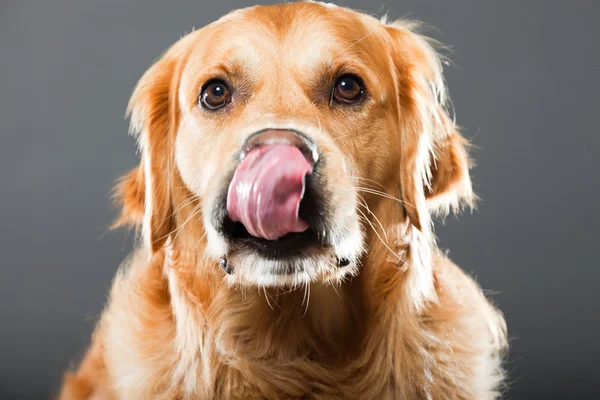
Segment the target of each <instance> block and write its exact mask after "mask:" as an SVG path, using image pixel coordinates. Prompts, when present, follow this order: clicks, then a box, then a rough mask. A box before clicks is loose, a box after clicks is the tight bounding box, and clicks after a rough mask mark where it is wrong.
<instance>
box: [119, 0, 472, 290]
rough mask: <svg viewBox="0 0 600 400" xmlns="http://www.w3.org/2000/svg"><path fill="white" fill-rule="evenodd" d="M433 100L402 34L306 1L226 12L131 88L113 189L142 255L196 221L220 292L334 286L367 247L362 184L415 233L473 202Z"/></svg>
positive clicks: (427, 71)
mask: <svg viewBox="0 0 600 400" xmlns="http://www.w3.org/2000/svg"><path fill="white" fill-rule="evenodd" d="M443 95H444V94H443V82H442V78H441V74H440V64H439V60H438V58H437V56H436V55H435V53H434V52H433V51H432V50H431V48H430V47H429V45H428V44H427V42H426V41H425V40H424V39H422V38H421V37H419V36H417V35H416V34H414V33H412V32H411V31H410V29H408V27H407V26H403V25H390V26H386V25H385V24H384V23H382V22H380V21H377V20H375V19H373V18H371V17H369V16H366V15H364V14H360V13H356V12H353V11H350V10H347V9H344V8H338V7H332V6H329V5H322V4H317V3H294V4H286V5H279V6H272V7H254V8H250V9H245V10H240V11H236V12H234V13H232V14H229V15H227V16H225V17H223V18H222V19H221V20H219V21H217V22H216V23H213V24H211V25H209V26H207V27H205V28H203V29H201V30H199V31H196V32H193V33H191V34H189V35H188V36H186V37H185V38H183V39H182V40H180V41H179V42H178V43H177V44H175V45H174V46H173V47H172V48H171V49H170V50H169V51H168V52H167V53H166V54H165V55H164V56H163V57H162V58H161V59H160V60H159V61H158V62H157V63H156V64H155V65H154V66H153V67H152V68H151V69H150V70H149V71H148V72H147V73H146V75H145V76H144V77H143V78H142V80H141V81H140V83H139V84H138V87H137V88H136V91H135V93H134V95H133V98H132V101H131V106H130V107H131V111H132V126H133V128H134V131H136V132H139V133H140V135H141V137H140V143H141V147H142V158H143V159H142V165H141V166H140V169H139V170H138V171H137V172H134V173H133V174H132V175H130V177H129V180H128V181H126V183H125V186H123V189H122V194H123V195H124V196H125V206H126V213H128V214H135V212H134V211H135V210H136V209H143V210H142V211H140V214H141V213H143V214H144V218H143V225H144V234H145V236H146V237H147V239H148V240H149V242H150V245H151V247H152V248H153V250H157V249H158V248H160V247H161V246H162V245H163V244H164V243H165V240H166V239H167V238H168V237H171V239H173V236H174V232H176V231H177V230H178V229H181V228H183V225H184V224H185V223H186V222H188V221H189V220H193V221H194V223H198V224H201V225H202V228H203V229H202V231H203V232H204V233H203V235H206V241H205V242H203V243H205V248H204V249H199V250H202V251H206V253H207V255H208V256H209V257H211V258H213V259H214V260H215V262H216V261H217V260H221V263H222V265H223V266H225V267H226V268H225V269H226V270H227V272H228V274H229V275H228V276H227V279H228V280H229V281H230V282H238V283H245V284H256V285H266V286H280V285H281V286H283V285H290V284H291V285H295V284H299V283H305V282H309V281H314V280H324V281H328V280H332V279H340V278H342V277H344V276H346V275H348V274H353V273H355V272H356V271H357V268H358V264H359V261H360V257H361V255H362V254H363V251H364V247H365V245H364V236H365V233H366V230H365V229H366V228H365V225H364V221H361V219H362V220H364V219H370V218H371V216H370V215H369V214H367V211H368V210H366V207H368V206H369V204H368V203H369V202H370V200H369V199H370V197H369V196H365V197H364V198H363V197H362V196H360V194H361V193H360V190H361V189H360V188H365V189H362V190H363V191H367V192H368V193H370V194H372V193H373V192H374V189H376V190H379V191H383V192H385V193H387V196H390V197H394V198H399V199H401V201H400V202H399V203H401V204H404V206H403V207H402V205H401V204H398V205H397V207H398V209H399V210H402V212H401V213H400V215H402V216H403V218H404V219H407V220H408V221H409V222H410V224H411V225H412V226H413V227H414V229H420V230H427V225H428V224H429V222H428V221H429V219H428V216H429V212H430V211H431V209H432V208H437V209H442V210H443V209H444V208H448V207H449V206H450V205H455V204H458V202H459V201H460V200H461V199H469V198H470V195H471V192H470V183H469V181H468V172H467V168H468V166H467V157H466V153H465V150H464V147H463V144H462V140H461V139H462V138H461V137H460V136H459V135H458V134H456V133H455V132H454V131H453V129H452V124H451V122H450V120H449V118H448V116H447V115H446V113H445V111H444V109H443V101H444V99H443ZM141 185H143V188H141V187H140V186H141ZM367 189H368V190H367ZM142 194H143V200H142V202H143V205H140V204H139V203H140V199H139V197H140V196H141V195H142ZM363 194H364V193H363ZM128 199H130V201H129V202H130V203H131V202H134V203H135V202H137V205H136V204H128ZM190 203H194V204H195V203H197V207H193V208H192V209H191V210H190V209H189V207H186V205H189V204H190ZM359 206H360V207H365V210H363V211H362V212H361V210H360V207H359ZM186 210H187V211H186ZM200 215H201V218H196V217H198V216H200ZM196 220H197V221H196ZM400 222H402V221H398V223H400ZM200 239H201V238H199V240H200Z"/></svg>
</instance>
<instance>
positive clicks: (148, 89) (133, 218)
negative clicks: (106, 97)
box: [113, 35, 192, 252]
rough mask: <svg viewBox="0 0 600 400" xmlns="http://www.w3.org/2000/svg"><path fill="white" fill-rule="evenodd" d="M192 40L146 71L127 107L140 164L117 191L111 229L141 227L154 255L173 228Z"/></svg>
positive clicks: (181, 44)
mask: <svg viewBox="0 0 600 400" xmlns="http://www.w3.org/2000/svg"><path fill="white" fill-rule="evenodd" d="M190 36H192V35H188V36H187V37H185V38H183V39H181V40H180V41H179V42H177V43H176V44H175V45H173V46H172V47H171V48H170V49H169V50H168V51H167V52H166V53H165V54H164V55H163V56H162V57H161V58H160V59H159V60H158V61H157V62H156V63H154V65H152V66H151V67H150V68H149V69H148V71H146V73H145V74H144V75H143V76H142V78H141V79H140V81H139V82H138V84H137V86H136V87H135V89H134V91H133V94H132V96H131V99H130V101H129V105H128V107H127V116H128V117H130V133H131V134H132V135H134V136H135V137H136V138H137V140H138V145H139V149H140V152H141V160H140V165H139V166H138V167H136V168H134V169H133V170H132V171H130V172H129V173H128V174H127V175H125V176H124V177H123V178H121V180H120V182H119V183H118V184H117V187H116V188H115V198H116V202H117V203H118V204H119V205H120V206H121V208H122V212H121V215H120V217H119V218H118V219H117V221H116V222H115V223H114V225H113V226H114V227H117V226H123V225H133V226H134V227H136V228H139V227H140V226H141V227H142V234H143V238H144V241H145V242H146V244H147V245H148V247H149V248H150V249H151V250H152V251H153V252H155V251H157V250H159V249H160V248H161V247H162V246H163V244H164V243H165V242H166V240H167V238H168V237H169V235H170V233H171V232H172V231H173V227H174V220H173V206H172V201H171V184H172V179H171V177H172V175H173V168H174V150H173V147H174V142H175V136H176V132H177V127H178V125H179V102H178V96H177V89H178V87H179V81H180V77H181V71H182V69H183V65H184V62H185V60H186V55H187V52H186V51H185V50H186V49H187V48H188V47H189V44H190V42H191V39H190Z"/></svg>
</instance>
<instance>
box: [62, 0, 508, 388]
mask: <svg viewBox="0 0 600 400" xmlns="http://www.w3.org/2000/svg"><path fill="white" fill-rule="evenodd" d="M415 28H416V26H415V25H414V24H411V23H407V22H396V23H391V24H388V23H386V22H385V21H378V20H376V19H374V18H372V17H370V16H367V15H364V14H360V13H357V12H354V11H351V10H348V9H344V8H338V7H335V6H331V5H324V4H320V3H313V2H306V3H305V2H301V3H291V4H284V5H277V6H268V7H253V8H249V9H244V10H239V11H236V12H233V13H231V14H229V15H227V16H225V17H223V18H222V19H220V20H219V21H217V22H215V23H213V24H211V25H209V26H207V27H205V28H203V29H201V30H198V31H195V32H193V33H191V34H189V35H187V36H185V37H184V38H183V39H181V40H180V41H179V42H177V43H176V44H175V45H174V46H173V47H171V48H170V49H169V50H168V51H167V52H166V53H165V54H164V55H163V56H162V57H161V58H160V59H159V60H158V61H157V62H156V63H155V64H154V65H153V66H152V67H151V68H150V69H149V70H148V71H147V72H146V74H145V75H144V76H143V77H142V79H141V80H140V82H139V84H138V86H137V87H136V89H135V92H134V94H133V96H132V99H131V103H130V113H131V118H132V131H133V132H134V133H135V134H136V135H137V137H138V139H139V143H140V147H141V151H142V160H141V163H140V166H139V167H138V168H136V169H135V170H133V171H132V172H131V173H129V174H128V175H127V176H125V177H124V178H123V180H122V181H121V183H120V184H119V186H118V188H117V197H118V198H119V199H120V201H121V203H122V206H123V213H122V215H121V217H120V219H119V220H118V222H117V224H118V225H123V224H132V225H133V226H136V227H141V228H142V231H143V232H142V233H143V238H144V242H143V243H141V245H140V247H139V249H138V250H136V251H135V252H134V253H133V255H132V256H131V257H130V258H129V259H128V260H127V261H126V262H125V264H124V265H123V266H122V267H121V269H120V271H119V273H118V274H117V277H116V278H115V281H114V283H113V287H112V290H111V293H110V300H109V302H108V305H107V307H106V309H105V311H104V313H103V315H102V318H101V320H100V322H99V324H98V326H97V329H96V331H95V333H94V335H93V338H92V344H91V347H90V349H89V350H88V353H87V355H86V356H85V358H84V360H83V362H82V363H81V365H80V366H79V369H78V370H77V371H75V372H72V373H67V374H66V376H65V380H64V384H63V388H62V390H61V392H60V394H59V396H58V398H59V399H61V400H71V399H73V400H74V399H215V398H221V399H263V398H265V399H286V398H297V399H493V398H497V397H498V396H499V390H500V389H501V384H502V380H503V371H502V368H501V361H502V354H503V351H504V349H505V347H506V337H505V324H504V320H503V318H502V316H501V314H500V313H499V312H498V311H497V310H496V309H495V308H494V307H493V306H492V305H491V304H490V303H489V302H488V300H487V299H486V298H485V296H484V295H483V293H482V291H481V289H480V288H479V287H478V285H477V284H476V283H475V282H474V281H473V280H472V279H471V278H470V277H468V276H467V275H466V274H464V273H463V272H462V271H461V270H460V269H459V268H458V267H457V266H456V265H454V264H453V263H452V262H451V261H450V260H449V259H448V258H447V257H446V256H445V255H443V254H442V253H441V252H440V251H439V250H438V249H437V247H436V245H435V237H434V234H433V232H432V224H431V215H433V214H441V215H445V214H447V213H448V212H449V211H452V210H457V209H459V208H460V207H461V206H462V205H463V204H465V205H471V203H472V201H473V193H472V191H471V183H470V178H469V171H468V170H469V159H468V155H467V146H466V145H467V143H466V141H465V140H464V139H463V138H462V137H461V136H460V134H459V133H458V132H457V130H456V129H455V127H454V124H453V121H452V120H451V118H450V117H449V116H448V114H447V112H446V110H445V108H444V106H445V104H446V98H445V88H444V82H443V78H442V75H441V64H440V59H439V57H438V55H437V54H436V53H435V52H434V51H433V49H432V47H431V45H430V43H429V41H428V40H427V39H425V38H424V37H422V36H420V35H419V34H417V33H416V32H415ZM223 71H226V72H225V73H226V74H227V75H228V76H229V77H230V79H232V81H233V82H236V84H237V85H238V86H239V87H240V88H243V89H240V92H239V93H241V94H240V95H239V96H240V97H239V98H240V99H243V101H242V100H239V103H234V106H233V107H232V108H231V110H230V111H228V112H229V114H227V117H207V116H206V115H204V114H202V112H201V111H199V110H198V106H197V103H196V99H197V97H198V93H199V90H200V87H201V86H202V84H203V82H206V80H207V79H210V78H211V77H212V76H215V75H216V74H219V73H223ZM340 71H345V72H352V73H355V74H357V75H359V76H361V77H362V79H363V80H364V82H365V86H366V87H367V93H368V98H367V99H366V100H365V102H364V104H362V105H361V106H360V108H354V109H350V108H347V109H333V108H332V107H329V103H328V101H327V99H325V101H321V100H319V93H320V92H319V90H320V88H322V87H324V86H327V85H330V82H331V79H334V78H335V75H336V74H339V72H340ZM244 90H245V91H246V92H244ZM243 96H246V97H243ZM290 125H293V126H300V127H303V129H304V130H305V131H307V132H309V133H310V134H311V135H312V136H313V137H314V138H315V140H316V141H317V142H318V143H319V146H320V148H321V149H322V151H323V152H324V153H325V154H327V157H328V165H329V167H328V168H327V169H326V170H325V175H326V176H327V178H328V181H327V182H328V183H327V184H328V185H329V186H328V188H329V193H330V195H331V196H332V202H333V203H334V204H338V205H339V209H344V213H345V214H342V211H340V214H339V218H338V219H339V220H343V219H344V218H346V217H345V215H346V214H348V210H351V211H352V212H351V213H350V214H348V215H349V217H347V221H345V222H344V223H346V224H347V226H349V227H350V228H348V229H349V230H352V229H354V228H353V227H354V226H355V225H356V232H358V234H357V235H356V236H355V237H353V238H352V239H351V240H350V239H349V241H348V243H347V244H344V245H340V248H341V247H343V246H346V247H347V248H349V249H351V250H352V251H354V253H352V254H355V255H356V257H357V260H356V261H357V262H356V263H352V265H351V266H349V267H348V268H347V269H343V270H342V271H341V272H340V271H339V270H338V269H336V268H334V267H331V266H330V264H329V263H330V261H329V257H330V255H329V254H323V255H314V257H313V256H312V255H309V258H310V257H313V258H312V261H311V262H313V264H314V266H315V268H316V269H315V271H318V273H315V274H314V275H311V276H310V277H308V278H306V279H309V280H310V282H308V281H302V282H300V286H299V287H297V286H296V285H294V284H291V285H287V286H286V285H283V286H277V285H267V284H261V281H260V278H253V276H254V275H252V274H250V273H246V275H244V274H245V272H244V271H253V270H252V269H251V268H253V265H250V264H248V265H246V264H244V263H245V262H246V263H248V261H247V260H248V259H250V256H247V255H244V254H242V253H239V254H237V256H235V257H237V259H236V260H237V262H238V263H240V265H242V266H243V268H242V267H240V268H239V271H236V274H233V275H231V276H228V275H226V274H225V272H224V271H222V269H221V268H219V264H218V254H220V252H222V251H223V250H222V249H221V247H220V246H221V245H220V244H219V243H220V242H219V240H218V238H217V237H216V234H215V233H214V232H212V231H211V228H210V225H209V224H208V222H207V219H206V216H207V215H208V214H207V213H206V211H205V210H206V209H207V208H208V207H210V206H211V205H212V202H213V201H214V197H215V193H216V191H217V190H218V189H219V188H220V187H222V185H223V184H224V180H225V179H226V178H225V172H224V171H227V170H230V168H231V162H232V161H231V159H230V157H228V155H229V154H232V152H233V151H235V149H237V148H238V147H239V144H240V143H241V141H242V140H243V139H244V137H247V135H248V134H249V133H250V132H252V131H254V130H256V128H261V127H264V126H290ZM379 191H380V192H384V193H385V194H383V195H382V193H380V192H379ZM358 221H360V223H359V222H358ZM353 224H355V225H353ZM346 247H345V248H346ZM363 249H364V250H363ZM335 251H338V249H336V250H335ZM339 251H342V250H339ZM344 251H345V250H344ZM313 264H311V265H313ZM252 279H258V280H257V281H252ZM263 283H264V282H263Z"/></svg>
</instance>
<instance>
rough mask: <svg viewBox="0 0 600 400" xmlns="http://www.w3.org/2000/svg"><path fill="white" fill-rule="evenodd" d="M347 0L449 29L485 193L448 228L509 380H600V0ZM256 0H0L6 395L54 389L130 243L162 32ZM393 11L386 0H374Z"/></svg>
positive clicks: (166, 40)
mask: <svg viewBox="0 0 600 400" xmlns="http://www.w3.org/2000/svg"><path fill="white" fill-rule="evenodd" d="M383 1H384V0H378V1H377V2H370V1H368V0H362V1H358V0H357V1H339V2H338V4H342V5H348V6H351V7H354V8H359V9H363V10H366V11H368V12H370V13H377V12H378V11H380V10H383V11H387V12H389V13H390V16H392V17H401V16H406V15H409V16H411V17H415V18H418V19H421V20H424V21H426V22H428V23H429V24H431V25H432V26H434V27H436V28H438V30H439V31H437V32H436V31H432V32H431V33H432V34H433V36H435V37H436V38H438V39H441V40H442V41H443V42H444V43H446V44H448V45H450V46H452V47H453V49H454V52H453V54H452V55H451V58H452V60H453V62H454V64H455V65H454V66H452V67H451V68H448V69H447V75H446V76H447V80H448V84H449V86H450V90H451V95H452V98H453V100H454V105H455V107H456V111H457V116H458V122H459V123H460V124H461V125H462V126H464V127H465V134H466V136H467V137H469V138H473V141H474V143H475V144H476V145H477V146H479V150H477V151H476V152H475V154H474V156H475V158H476V161H477V163H478V167H477V168H476V169H475V170H474V171H473V175H474V183H475V188H476V191H477V193H478V194H479V195H480V196H481V197H482V198H483V199H484V202H483V203H482V204H481V206H480V208H479V210H478V211H477V212H475V213H473V214H467V215H464V216H462V217H460V218H459V219H458V220H456V219H450V220H448V221H447V223H446V225H445V226H443V227H442V226H441V225H440V226H439V227H438V234H439V237H440V241H441V244H442V246H444V247H447V248H450V249H451V250H452V251H451V256H453V258H454V259H455V260H456V261H457V262H458V263H459V264H460V265H462V266H463V267H464V268H465V269H466V270H467V271H470V272H472V273H473V274H474V275H475V276H476V277H477V279H478V281H479V282H480V283H481V284H482V286H483V287H484V288H486V289H489V290H492V291H495V292H497V294H495V295H494V299H495V300H496V301H497V302H498V303H499V305H500V307H501V308H502V310H503V311H504V312H505V314H506V318H507V320H508V326H509V331H510V336H511V338H512V339H511V344H512V351H511V357H510V362H509V364H508V368H509V370H510V371H511V387H512V389H511V390H510V391H509V393H508V395H507V396H506V397H507V398H513V399H531V398H577V399H583V398H594V397H595V398H600V389H599V387H598V384H596V385H594V384H593V380H594V379H597V376H598V373H597V372H598V371H597V369H598V367H597V364H598V362H599V361H600V340H599V334H598V326H599V324H600V321H599V316H600V314H599V312H598V311H599V310H598V308H599V301H598V300H599V296H598V280H599V279H600V269H599V268H598V266H599V265H598V264H599V262H598V255H597V254H596V253H597V252H598V248H599V246H598V239H600V211H599V209H600V208H599V207H598V195H599V194H600V185H599V181H600V179H599V178H598V173H599V172H600V169H599V168H598V160H599V158H598V155H599V151H600V147H599V145H600V135H599V131H598V125H599V124H598V121H599V118H600V101H599V100H598V96H599V93H600V80H599V79H598V75H597V72H598V71H599V70H600V65H599V64H600V54H599V49H600V25H599V24H598V17H600V2H594V1H592V0H590V1H550V0H548V1H533V0H528V1H478V0H472V1H468V0H461V1H447V0H422V1H416V0H405V1H391V0H388V1H387V2H386V3H383ZM251 3H252V2H251V1H231V0H220V1H218V2H211V3H210V4H203V3H202V2H200V1H187V2H182V1H169V2H167V1H160V0H154V1H142V0H139V1H123V0H110V1H108V0H105V1H78V0H70V1H69V0H54V1H42V0H40V1H23V0H22V1H6V0H0V133H1V142H0V227H1V229H0V250H1V253H0V254H1V258H0V259H1V260H2V261H1V269H0V398H2V399H28V398H32V399H33V398H47V397H48V394H49V393H51V392H53V391H55V390H56V388H57V387H58V384H59V381H60V374H61V372H62V371H63V370H64V369H65V368H66V366H67V365H68V364H69V363H70V362H72V361H74V360H77V358H78V357H79V356H80V355H81V353H82V351H83V350H84V348H85V346H86V345H87V343H88V338H89V335H90V332H91V330H92V328H93V325H94V322H95V321H96V319H97V316H98V314H99V312H100V310H101V307H102V305H103V303H104V301H105V298H106V293H107V290H108V288H109V285H110V281H111V278H112V277H113V275H114V273H115V270H116V268H117V266H118V265H119V263H120V262H121V260H122V259H123V258H124V256H125V255H126V253H127V252H128V251H129V250H130V249H131V237H130V235H128V234H126V233H124V232H117V233H108V234H104V233H105V231H106V226H107V224H109V223H110V221H111V220H112V218H113V217H114V216H115V215H116V210H114V209H113V208H111V206H110V201H109V197H108V192H109V190H110V188H111V185H112V182H113V180H114V179H115V178H116V177H117V176H119V175H120V174H121V173H123V172H124V171H126V170H127V169H129V168H131V167H133V166H134V165H135V163H136V161H137V159H136V155H135V146H134V141H133V140H132V139H131V138H130V137H128V136H127V134H126V132H127V123H126V121H125V120H124V119H123V114H124V110H125V107H126V103H127V100H128V96H129V94H130V93H131V90H132V88H133V86H134V84H135V83H136V81H137V79H138V78H139V77H140V76H141V74H142V73H143V72H144V71H145V69H146V68H147V67H148V66H149V65H150V63H151V61H152V60H153V59H154V58H156V57H157V56H158V55H159V54H160V53H161V51H162V50H163V49H165V48H166V47H167V46H168V45H169V44H171V43H172V42H174V41H176V40H177V39H178V38H179V37H180V35H182V34H183V33H184V32H186V31H188V32H189V31H190V30H191V29H192V27H201V26H203V25H205V24H207V23H209V22H210V21H212V20H214V19H216V18H217V17H219V16H220V15H222V14H224V13H225V12H227V11H229V10H230V9H233V8H238V7H241V6H245V5H250V4H251ZM381 14H382V13H381V12H380V13H379V15H381Z"/></svg>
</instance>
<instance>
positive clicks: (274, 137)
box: [240, 129, 319, 166]
mask: <svg viewBox="0 0 600 400" xmlns="http://www.w3.org/2000/svg"><path fill="white" fill-rule="evenodd" d="M269 144H289V145H292V146H296V147H297V148H298V149H299V150H300V152H301V153H302V154H303V155H304V157H306V159H307V160H308V161H309V162H310V163H311V164H312V165H313V166H314V165H315V164H316V163H317V161H319V152H318V151H317V145H316V143H315V142H314V141H313V140H312V139H311V138H309V137H308V136H306V135H305V134H303V133H301V132H298V131H294V130H288V129H264V130H262V131H258V132H255V133H253V134H252V135H250V136H249V137H248V139H246V142H245V143H244V145H243V146H242V150H241V152H240V161H241V160H243V159H244V157H245V156H246V154H248V153H249V152H250V150H252V149H254V148H256V147H258V146H263V145H269Z"/></svg>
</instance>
